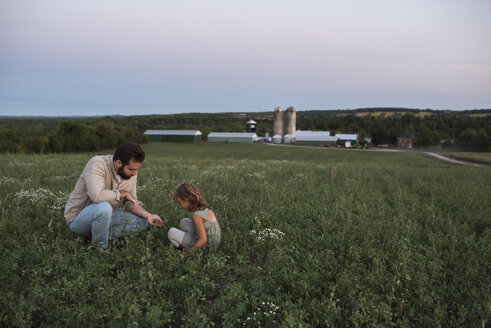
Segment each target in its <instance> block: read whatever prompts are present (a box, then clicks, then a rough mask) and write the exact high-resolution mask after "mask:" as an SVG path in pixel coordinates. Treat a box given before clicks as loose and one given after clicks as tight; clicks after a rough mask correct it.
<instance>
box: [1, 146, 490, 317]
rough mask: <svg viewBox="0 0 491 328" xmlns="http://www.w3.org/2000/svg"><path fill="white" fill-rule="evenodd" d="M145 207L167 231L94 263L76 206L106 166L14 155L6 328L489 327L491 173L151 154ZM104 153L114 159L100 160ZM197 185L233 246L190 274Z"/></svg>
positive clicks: (268, 156) (127, 241)
mask: <svg viewBox="0 0 491 328" xmlns="http://www.w3.org/2000/svg"><path fill="white" fill-rule="evenodd" d="M144 149H145V151H146V152H147V159H146V160H145V162H144V163H143V166H142V168H141V170H140V171H139V174H138V179H139V181H138V182H139V183H138V186H139V187H138V195H139V199H140V200H141V201H143V203H144V205H145V207H146V208H148V209H149V210H151V211H153V212H155V213H158V214H160V215H161V217H162V218H164V219H165V227H164V228H161V229H156V228H150V229H149V230H148V231H146V232H143V233H141V234H139V235H135V236H131V237H126V238H124V239H120V240H116V241H114V242H113V243H112V246H111V252H100V251H98V250H94V249H92V248H91V247H90V245H89V244H87V243H86V242H84V240H83V239H81V238H78V237H77V236H76V235H74V234H73V233H71V232H70V231H69V229H68V228H67V227H66V225H65V222H64V219H63V206H64V203H65V201H66V199H67V197H68V195H69V193H70V192H71V191H72V189H73V187H74V185H75V182H76V180H77V178H78V176H79V174H80V172H81V170H82V169H83V167H84V165H85V164H86V162H87V160H88V159H89V158H90V157H91V156H92V155H94V153H80V154H73V155H22V154H16V155H13V154H4V155H2V159H3V160H2V161H1V162H0V172H1V173H0V186H1V188H0V204H1V206H0V253H1V256H2V261H0V280H1V281H2V284H1V285H0V309H1V310H0V325H1V326H35V327H44V326H63V327H79V326H84V327H101V326H107V327H114V326H135V327H136V326H144V327H162V326H175V327H179V326H191V327H194V326H197V327H204V326H212V325H214V326H218V327H220V326H222V327H236V326H247V327H257V326H259V325H261V326H266V327H273V326H281V327H293V326H295V327H300V326H305V327H306V326H317V327H321V326H322V327H326V326H335V327H340V326H341V327H342V326H384V327H386V326H391V325H395V326H415V327H435V326H443V327H477V326H488V325H489V317H488V314H489V312H488V311H489V281H488V277H489V258H490V256H491V234H490V232H491V230H490V228H491V225H490V220H489V218H490V217H491V207H490V204H489V195H490V194H491V184H490V181H491V169H489V168H487V167H483V168H476V167H462V166H455V165H451V164H446V163H442V162H439V161H437V160H434V159H431V158H428V157H424V156H423V155H422V154H420V153H415V152H408V153H377V152H360V151H348V150H347V151H335V150H326V149H312V148H293V147H271V146H267V145H226V144H223V145H221V144H206V143H203V144H196V145H188V144H167V143H150V144H147V145H145V146H144ZM98 153H106V152H98ZM186 180H187V181H193V182H194V183H196V184H198V186H199V187H200V188H201V191H202V193H203V194H204V195H205V197H206V199H207V200H208V201H209V203H210V205H211V207H212V208H213V210H214V211H215V212H216V214H217V218H218V220H219V222H220V225H221V228H222V236H223V239H222V244H221V246H220V248H219V249H218V250H217V251H216V252H215V253H210V254H206V253H201V252H197V253H195V254H193V255H192V256H190V257H188V258H183V257H182V256H181V255H180V253H179V252H177V251H176V250H175V249H174V248H173V247H172V246H171V245H170V243H169V241H168V239H167V230H168V229H169V228H170V227H173V226H174V227H175V226H177V225H178V223H179V221H180V219H181V218H183V217H185V216H188V215H189V214H188V213H186V212H184V211H183V210H182V209H180V208H179V207H178V206H177V205H176V204H174V203H169V202H170V201H171V200H172V194H173V189H174V187H175V186H176V185H177V184H178V183H180V182H182V181H186Z"/></svg>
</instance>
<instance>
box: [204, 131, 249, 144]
mask: <svg viewBox="0 0 491 328" xmlns="http://www.w3.org/2000/svg"><path fill="white" fill-rule="evenodd" d="M256 138H257V134H255V133H253V132H210V133H209V134H208V142H230V143H249V144H252V143H254V142H255V141H256Z"/></svg>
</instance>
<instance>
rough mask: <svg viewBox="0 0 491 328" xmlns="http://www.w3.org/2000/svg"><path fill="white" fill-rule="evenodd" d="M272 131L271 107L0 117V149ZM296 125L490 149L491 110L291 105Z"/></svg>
mask: <svg viewBox="0 0 491 328" xmlns="http://www.w3.org/2000/svg"><path fill="white" fill-rule="evenodd" d="M249 119H253V120H255V121H256V122H257V134H258V135H259V136H264V135H265V134H266V133H268V134H269V135H270V136H272V135H273V132H274V131H273V124H274V113H273V110H271V111H268V112H257V113H246V114H245V113H211V114H207V113H187V114H174V115H141V116H106V117H85V118H45V117H44V118H32V117H27V118H13V117H3V118H0V152H24V153H49V152H80V151H94V150H102V149H110V148H114V147H115V146H117V145H118V144H120V143H122V142H124V141H134V142H139V143H145V142H147V138H146V136H145V135H144V134H143V132H145V130H147V129H166V130H184V129H185V130H189V129H193V130H200V131H201V132H202V133H203V136H204V137H205V139H206V136H207V135H208V133H209V132H211V131H215V132H223V131H227V132H245V131H246V122H247V121H248V120H249ZM296 121H297V130H317V131H331V134H332V135H334V134H335V133H353V134H355V133H356V134H358V135H359V137H360V140H363V139H364V138H371V139H372V143H373V144H375V145H389V146H395V145H396V144H397V137H398V136H402V135H405V134H409V135H413V136H415V137H416V138H417V139H416V143H417V145H418V146H420V147H430V146H432V147H440V146H441V147H450V146H452V147H458V148H463V149H468V150H476V151H490V150H491V110H472V111H433V110H429V109H428V110H418V109H405V108H383V109H380V108H365V109H358V110H329V111H321V110H319V111H297V120H296Z"/></svg>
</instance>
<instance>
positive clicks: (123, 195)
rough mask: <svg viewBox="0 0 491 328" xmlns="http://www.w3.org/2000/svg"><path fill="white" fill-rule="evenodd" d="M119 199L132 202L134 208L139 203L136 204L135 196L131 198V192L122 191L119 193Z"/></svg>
mask: <svg viewBox="0 0 491 328" xmlns="http://www.w3.org/2000/svg"><path fill="white" fill-rule="evenodd" d="M119 197H120V198H122V199H124V200H127V201H129V202H132V203H133V206H136V205H138V203H137V202H136V199H134V198H133V196H131V194H130V193H129V192H127V191H126V190H121V191H120V192H119Z"/></svg>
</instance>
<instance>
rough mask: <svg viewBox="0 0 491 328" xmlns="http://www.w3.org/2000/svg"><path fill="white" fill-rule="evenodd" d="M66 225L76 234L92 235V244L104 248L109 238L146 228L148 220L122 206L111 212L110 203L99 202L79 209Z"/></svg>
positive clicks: (107, 244) (106, 246)
mask: <svg viewBox="0 0 491 328" xmlns="http://www.w3.org/2000/svg"><path fill="white" fill-rule="evenodd" d="M111 221H112V222H111ZM68 227H69V228H70V230H72V231H73V232H75V233H76V234H79V235H82V236H84V237H92V246H94V247H101V248H102V249H106V248H108V247H109V239H114V238H119V237H122V236H125V235H129V234H132V233H137V232H141V231H143V230H145V229H147V227H148V221H147V220H146V219H144V218H142V217H139V216H137V215H135V214H133V213H131V212H128V211H125V210H124V209H122V208H118V209H116V210H115V211H114V213H113V208H112V206H111V204H109V203H108V202H101V203H94V204H90V205H88V206H87V207H85V208H84V209H83V210H81V211H80V213H78V214H77V216H76V217H75V219H74V220H73V221H72V222H70V224H69V225H68Z"/></svg>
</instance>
